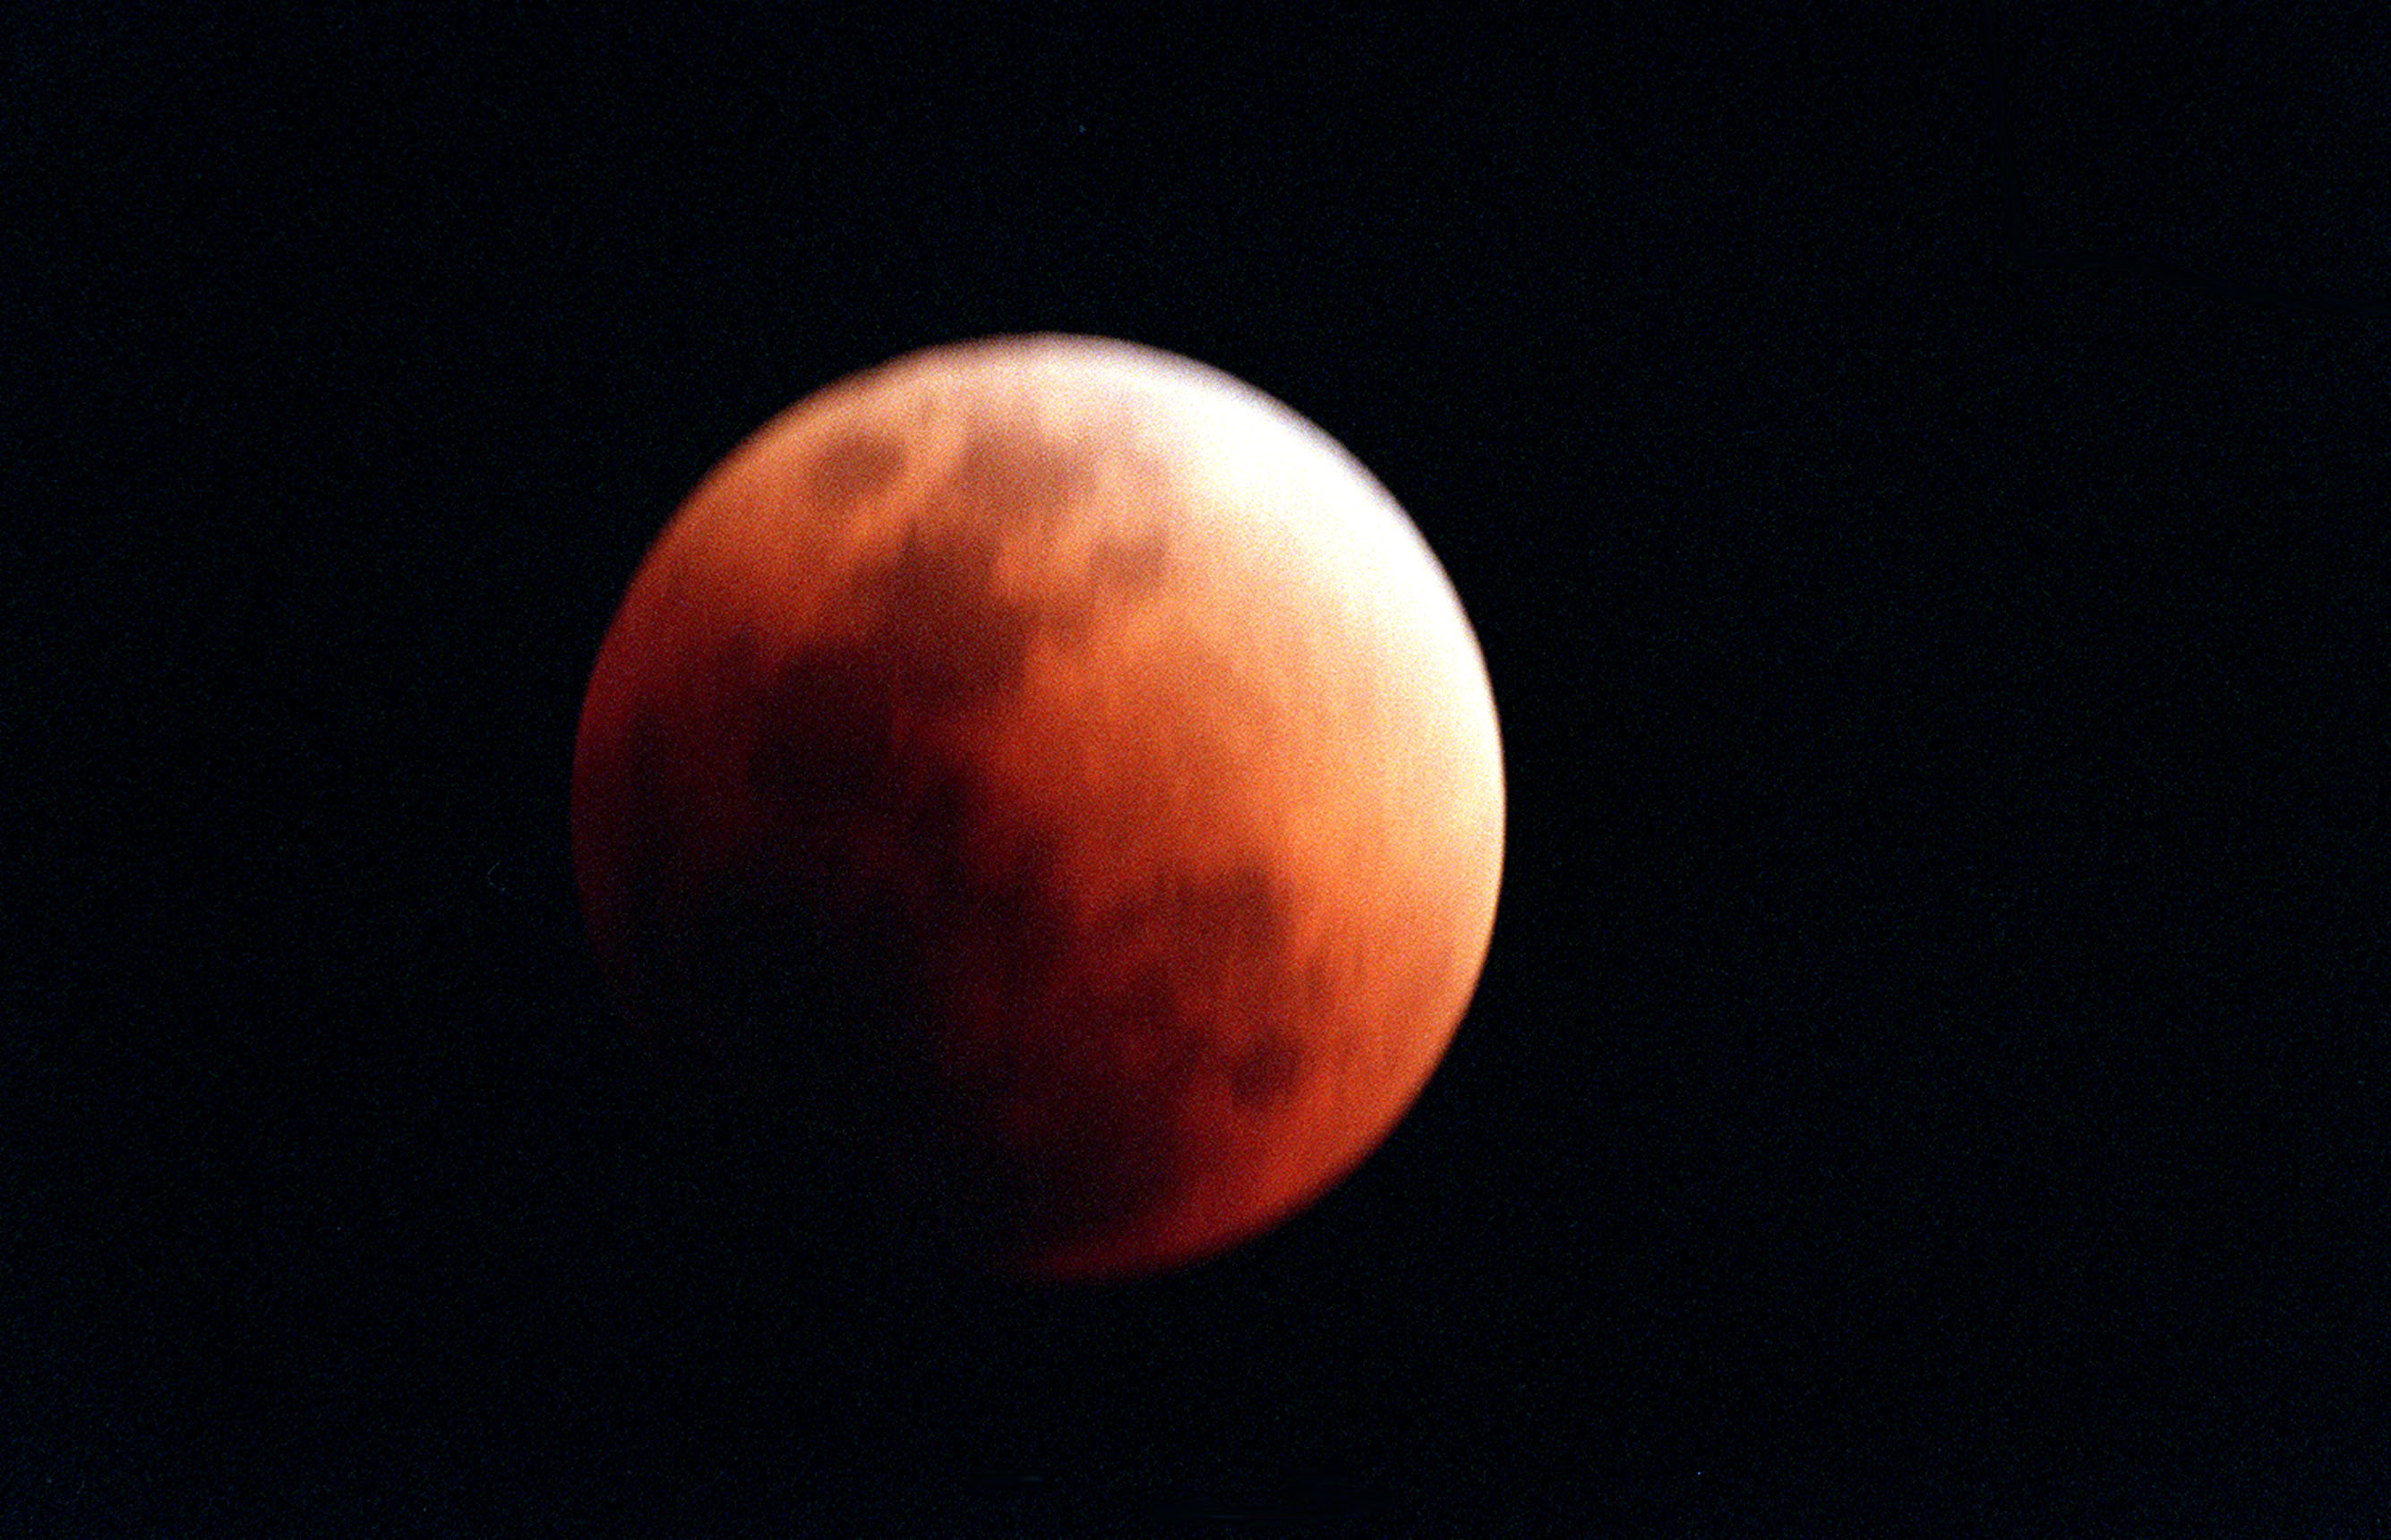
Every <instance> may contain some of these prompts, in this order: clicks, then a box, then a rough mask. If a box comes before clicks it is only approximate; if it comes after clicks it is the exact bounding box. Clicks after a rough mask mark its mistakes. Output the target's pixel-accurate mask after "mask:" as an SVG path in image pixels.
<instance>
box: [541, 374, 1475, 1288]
mask: <svg viewBox="0 0 2391 1540" xmlns="http://www.w3.org/2000/svg"><path fill="white" fill-rule="evenodd" d="M1503 835H1504V782H1503V766H1502V752H1501V745H1500V741H1499V739H1498V736H1497V731H1496V723H1495V714H1494V703H1493V694H1492V692H1491V691H1490V689H1489V686H1488V681H1487V675H1486V667H1485V663H1484V660H1483V658H1482V657H1481V656H1480V652H1479V648H1478V642H1477V639H1476V636H1475V635H1474V633H1473V632H1472V631H1471V629H1470V626H1469V622H1468V620H1467V617H1466V616H1465V615H1464V614H1463V612H1462V607H1461V604H1460V602H1459V601H1458V599H1457V598H1456V597H1455V596H1454V590H1453V588H1452V586H1451V584H1450V583H1449V582H1448V581H1447V579H1446V577H1445V575H1444V572H1443V569H1442V568H1441V567H1440V566H1439V565H1438V563H1437V562H1436V559H1435V557H1434V556H1433V555H1432V554H1430V552H1429V550H1428V546H1427V544H1426V542H1425V541H1423V540H1422V538H1421V537H1420V535H1419V533H1418V531H1417V530H1416V529H1415V527H1414V526H1413V524H1411V522H1410V520H1409V519H1408V518H1406V517H1405V516H1404V514H1403V512H1402V510H1401V509H1400V508H1399V507H1397V506H1396V503H1395V501H1394V499H1393V498H1392V497H1391V496H1389V493H1388V492H1387V491H1386V489H1385V488H1384V487H1382V486H1380V485H1378V483H1377V482H1376V480H1374V479H1373V478H1372V477H1371V476H1370V474H1369V473H1368V472H1366V471H1364V469H1363V468H1362V467H1361V466H1360V465H1359V464H1358V463H1356V462H1355V461H1354V460H1353V459H1352V458H1351V456H1350V455H1348V454H1347V453H1346V452H1345V451H1344V450H1343V449H1342V448H1341V447H1340V446H1338V445H1337V444H1336V443H1335V442H1334V441H1333V440H1331V439H1330V438H1329V437H1328V436H1327V435H1326V434H1323V433H1322V432H1321V431H1320V430H1319V429H1317V428H1316V427H1314V426H1312V424H1311V423H1310V422H1308V421H1305V420H1304V419H1302V418H1300V417H1299V416H1298V415H1297V414H1296V413H1295V412H1293V411H1292V410H1290V409H1288V408H1286V407H1285V406H1283V405H1281V404H1280V403H1279V402H1277V401H1276V400H1274V399H1273V398H1271V397H1270V396H1267V395H1263V394H1261V393H1260V391H1257V390H1255V389H1253V388H1251V387H1250V386H1247V385H1245V384H1243V383H1241V382H1238V381H1236V380H1234V379H1232V378H1230V377H1229V376H1227V375H1225V374H1222V373H1220V372H1219V371H1217V370H1214V369H1209V368H1207V367H1205V366H1203V365H1200V364H1196V363H1194V362H1191V361H1189V360H1187V359H1185V358H1182V357H1178V356H1173V355H1170V354H1166V353H1160V352H1156V351H1153V350H1151V349H1147V348H1143V347H1138V346H1134V345H1131V344H1129V343H1118V342H1111V341H1105V340H1099V339H1092V338H1074V337H1056V336H1045V337H1014V338H999V339H993V340H989V341H982V342H975V343H962V344H957V345H953V346H948V347H939V348H932V349H929V350H926V351H924V352H920V353H915V354H911V355H909V356H904V357H901V358H898V359H897V360H896V361H894V362H892V363H888V364H885V365H883V366H881V367H880V368H877V369H870V370H867V371H865V372H863V373H860V374H858V375H855V376H852V377H850V378H848V379H847V380H844V381H841V382H838V383H836V384H834V385H832V386H830V387H828V388H826V389H824V390H822V391H821V392H820V393H818V394H816V395H812V396H810V397H808V399H806V400H804V401H802V402H800V403H798V404H797V405H796V406H795V407H793V408H790V409H789V410H788V411H786V412H784V413H783V414H782V415H781V416H780V417H778V418H776V419H774V420H773V421H771V422H769V423H768V424H767V425H766V426H765V427H764V428H762V429H761V430H759V431H758V432H757V433H756V434H755V435H754V436H753V437H752V438H750V439H749V440H747V442H746V443H744V444H743V445H742V446H740V447H739V448H737V449H736V450H735V451H733V452H732V453H731V455H730V457H729V458H728V459H725V460H724V461H723V462H722V463H721V465H719V466H718V467H717V468H716V469H715V471H714V472H712V473H711V474H709V475H708V476H707V477H706V478H705V480H704V482H703V483H701V484H700V485H699V486H698V487H697V489H696V490H695V491H694V492H693V493H691V496H690V498H689V499H688V501H687V502H686V503H685V504H683V506H682V507H681V509H680V510H679V513H678V514H677V515H676V516H675V517H674V518H673V520H672V522H671V523H670V524H669V525H668V526H667V527H666V530H665V532H664V534H663V535H662V537H660V538H659V539H658V540H657V542H656V544H655V546H654V547H653V550H651V551H650V552H649V554H648V556H647V559H646V561H645V562H644V563H642V565H641V566H640V570H639V573H638V575H637V576H636V577H635V578H634V579H633V581H632V583H631V585H630V589H629V590H628V592H627V594H626V596H625V598H624V600H623V602H622V606H621V609H620V610H619V612H618V613H617V614H616V615H615V617H614V623H613V626H612V627H611V628H609V630H608V631H607V634H606V638H605V641H604V644H603V646H602V647H601V650H600V653H599V655H598V660H597V664H596V667H595V669H594V671H593V672H592V674H591V677H590V680H589V687H588V695H587V697H586V699H585V701H584V703H583V705H582V713H581V722H580V731H579V736H578V741H577V743H576V744H575V756H574V766H573V844H574V861H575V869H576V874H577V876H578V880H579V885H580V893H581V903H582V910H583V913H584V916H585V919H586V921H587V924H588V932H589V936H590V939H591V943H592V946H593V948H594V950H595V951H596V954H597V958H598V962H599V965H600V968H601V973H602V975H603V977H604V978H605V981H606V984H607V986H608V988H609V989H610V990H612V992H613V993H614V996H615V998H616V1000H617V1002H618V1003H620V1005H621V1007H622V1009H623V1011H624V1012H625V1014H626V1015H627V1017H628V1019H629V1021H630V1023H631V1026H632V1028H633V1029H634V1032H635V1034H636V1035H637V1036H638V1037H639V1039H640V1041H641V1042H643V1043H644V1044H645V1045H646V1046H647V1047H648V1048H649V1049H650V1050H652V1052H653V1055H655V1056H656V1057H657V1058H658V1059H660V1060H661V1061H663V1062H664V1063H665V1064H666V1065H667V1066H668V1067H671V1068H674V1069H675V1070H676V1071H678V1072H679V1073H678V1075H677V1078H678V1079H679V1081H681V1082H682V1083H703V1084H706V1085H710V1086H714V1087H717V1088H721V1089H723V1090H726V1091H728V1092H729V1093H730V1094H732V1096H733V1099H736V1100H738V1101H739V1102H740V1103H741V1105H743V1106H757V1107H762V1108H765V1109H767V1116H768V1117H769V1118H770V1119H777V1121H776V1122H775V1123H774V1125H773V1126H775V1127H777V1128H778V1129H780V1130H782V1132H783V1133H784V1134H785V1137H786V1138H787V1140H788V1147H787V1153H786V1158H788V1159H790V1160H792V1161H795V1162H798V1163H799V1164H800V1166H801V1167H802V1171H801V1174H800V1176H799V1177H798V1178H797V1180H798V1182H799V1183H800V1184H837V1185H839V1186H841V1187H843V1188H847V1189H850V1192H849V1193H848V1195H847V1197H843V1198H842V1200H841V1201H842V1203H843V1204H844V1206H845V1207H844V1210H843V1211H847V1212H850V1213H852V1212H858V1211H868V1212H869V1213H871V1214H872V1215H873V1216H875V1220H876V1221H877V1222H880V1223H885V1225H886V1226H887V1227H888V1228H889V1229H890V1231H891V1232H892V1235H894V1237H895V1239H894V1243H895V1244H898V1245H901V1246H906V1247H913V1248H919V1249H924V1251H923V1254H924V1255H927V1254H929V1252H930V1250H935V1251H936V1252H937V1254H938V1255H940V1256H941V1257H945V1258H949V1259H952V1258H956V1257H962V1258H967V1259H968V1265H970V1266H971V1267H973V1268H975V1269H978V1270H981V1271H983V1272H987V1273H993V1274H994V1275H999V1276H1010V1277H1015V1278H1019V1279H1031V1280H1047V1281H1061V1280H1081V1279H1105V1278H1116V1277H1123V1276H1129V1275H1140V1274H1149V1273H1155V1272H1158V1271H1163V1270H1167V1269H1170V1268H1174V1267H1178V1266H1181V1265H1183V1264H1185V1263H1189V1262H1195V1261H1197V1260H1200V1259H1203V1258H1206V1257H1209V1256H1213V1255H1216V1254H1218V1253H1220V1252H1221V1251H1224V1250H1227V1249H1231V1248H1233V1247H1234V1246H1236V1245H1238V1244H1240V1243H1241V1242H1244V1241H1246V1240H1248V1239H1250V1238H1252V1237H1254V1236H1258V1235H1260V1234H1261V1233H1263V1232H1265V1231H1267V1230H1269V1229H1271V1228H1272V1227H1273V1226H1275V1225H1276V1224H1278V1223H1281V1222H1282V1221H1284V1220H1286V1218H1287V1217H1289V1216H1290V1215H1292V1214H1294V1213H1296V1212H1298V1211H1299V1210H1302V1209H1303V1208H1305V1207H1306V1206H1307V1205H1309V1204H1310V1203H1312V1201H1313V1200H1314V1199H1315V1198H1317V1197H1319V1196H1320V1195H1321V1194H1322V1193H1324V1192H1325V1191H1326V1190H1327V1189H1328V1188H1330V1187H1331V1186H1333V1185H1335V1184H1337V1183H1338V1181H1340V1180H1341V1179H1343V1178H1344V1177H1345V1176H1346V1175H1347V1174H1348V1173H1349V1172H1351V1171H1352V1170H1353V1169H1354V1167H1356V1166H1357V1165H1358V1164H1360V1163H1361V1161H1362V1160H1363V1159H1364V1158H1366V1157H1367V1156H1368V1155H1369V1154H1370V1152H1371V1151H1372V1150H1373V1149H1375V1148H1376V1147H1377V1145H1379V1144H1380V1142H1381V1141H1383V1140H1384V1139H1385V1137H1386V1136H1387V1134H1388V1132H1389V1131H1390V1130H1391V1129H1392V1128H1393V1127H1394V1125H1395V1123H1396V1122H1397V1121H1398V1120H1399V1119H1401V1118H1402V1116H1403V1114H1404V1113H1405V1112H1406V1111H1407V1110H1408V1109H1409V1108H1410V1106H1412V1104H1413V1102H1414V1101H1415V1099H1416V1098H1417V1097H1418V1095H1419V1094H1420V1092H1421V1090H1422V1088H1423V1087H1424V1086H1425V1085H1426V1084H1427V1082H1428V1077H1429V1075H1430V1074H1431V1073H1432V1072H1433V1071H1434V1069H1435V1068H1436V1066H1437V1063H1438V1061H1439V1060H1440V1059H1441V1057H1442V1055H1443V1054H1444V1052H1445V1049H1446V1046H1447V1045H1448V1043H1449V1042H1451V1041H1452V1038H1453V1035H1454V1030H1455V1029H1456V1028H1457V1026H1458V1025H1459V1022H1460V1019H1461V1016H1462V1013H1463V1012H1464V1010H1465V1009H1466V1008H1467V1005H1468V1003H1469V1000H1470V997H1471V995H1472V993H1473V992H1474V991H1475V990H1476V988H1477V984H1478V977H1479V974H1480V969H1481V967H1482V966H1483V964H1484V962H1485V957H1486V949H1487V943H1488V940H1489V938H1490V936H1491V933H1492V929H1493V919H1494V909H1495V898H1496V890H1497V888H1498V886H1499V885H1500V881H1501V875H1502V862H1503ZM857 1195H860V1196H857ZM835 1206H836V1205H834V1207H835Z"/></svg>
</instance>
